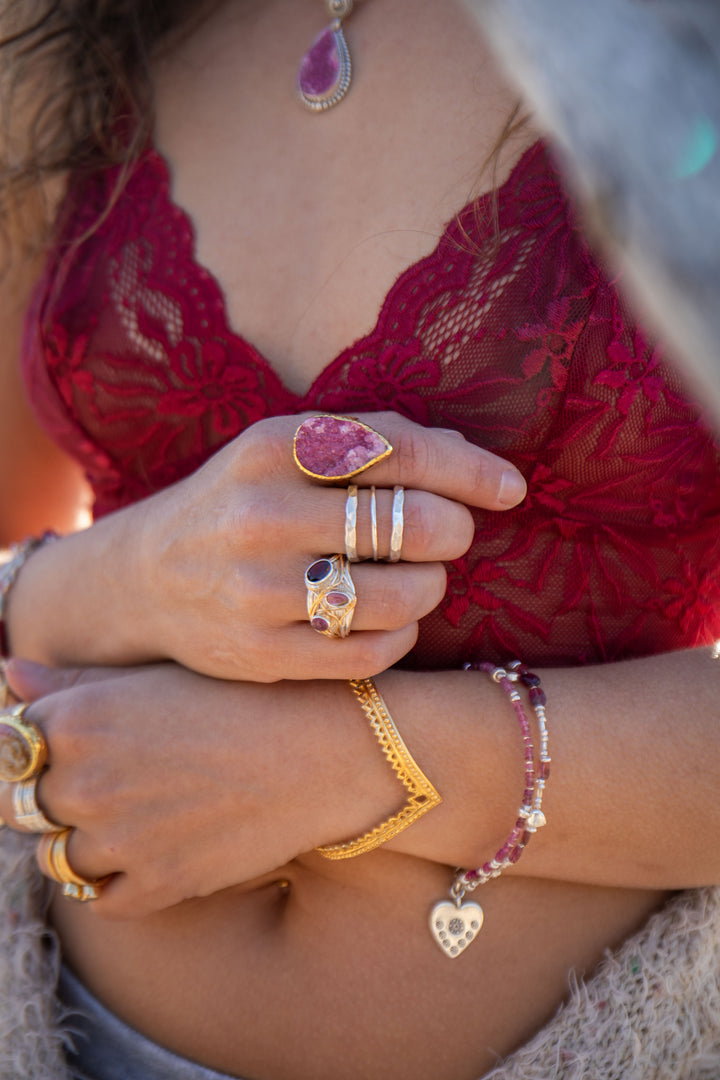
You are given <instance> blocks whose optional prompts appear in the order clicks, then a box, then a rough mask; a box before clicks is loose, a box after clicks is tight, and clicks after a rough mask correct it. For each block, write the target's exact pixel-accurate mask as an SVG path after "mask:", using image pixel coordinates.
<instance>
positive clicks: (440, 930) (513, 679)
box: [430, 660, 550, 958]
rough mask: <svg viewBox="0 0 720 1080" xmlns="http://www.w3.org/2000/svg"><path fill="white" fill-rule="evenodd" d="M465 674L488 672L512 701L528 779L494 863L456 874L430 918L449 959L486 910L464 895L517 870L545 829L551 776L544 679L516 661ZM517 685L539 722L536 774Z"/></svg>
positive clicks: (472, 667) (480, 665) (470, 937)
mask: <svg viewBox="0 0 720 1080" xmlns="http://www.w3.org/2000/svg"><path fill="white" fill-rule="evenodd" d="M465 670H466V671H484V672H485V673H486V674H487V675H489V676H490V678H491V679H492V680H493V681H494V682H496V683H498V685H499V686H500V687H501V688H502V690H503V691H504V692H505V693H506V694H507V696H508V697H509V699H510V702H511V704H512V707H513V709H514V711H515V715H516V717H517V721H518V724H519V725H520V732H521V735H522V740H523V758H524V772H525V775H524V781H523V793H522V802H521V804H520V808H519V810H518V813H517V819H516V821H515V824H514V825H513V827H512V829H511V831H510V834H509V835H508V837H507V839H506V840H505V842H504V844H503V845H502V847H500V848H499V849H498V851H496V852H495V855H494V856H493V858H492V859H490V860H489V861H488V862H486V863H483V865H482V866H479V867H478V868H477V869H476V870H462V869H458V870H456V871H455V876H454V878H453V884H452V886H451V888H450V900H449V901H448V900H445V901H440V902H439V903H437V904H435V906H434V907H433V909H432V911H431V913H430V931H431V933H432V936H433V938H434V939H435V941H436V942H437V944H438V945H439V946H440V948H441V950H442V951H443V954H444V955H445V956H449V957H451V958H452V957H455V956H460V955H461V954H462V953H463V952H465V951H466V949H467V947H468V946H469V945H471V944H472V942H473V941H474V940H475V938H476V937H477V935H478V933H479V932H480V930H481V928H482V925H483V920H484V915H483V910H482V908H481V907H480V906H479V905H478V904H476V903H474V902H470V901H464V897H465V894H466V893H468V892H472V891H473V890H474V889H476V888H477V887H478V885H485V884H486V883H487V882H488V881H491V880H492V878H496V877H499V876H500V874H502V872H503V870H506V869H507V868H508V867H509V866H513V865H514V864H515V863H516V862H517V861H518V859H519V858H520V856H521V855H522V853H523V851H524V850H525V848H526V847H527V845H528V843H529V841H530V838H531V836H532V835H533V833H535V832H537V830H538V829H539V828H541V827H542V826H543V825H545V815H544V813H543V810H542V801H543V795H544V793H545V785H546V783H547V780H548V777H549V775H550V756H549V754H548V729H547V719H546V716H545V705H546V703H547V702H546V698H545V693H544V691H543V689H542V687H541V684H540V677H539V676H538V675H535V674H534V673H533V672H532V671H530V669H529V668H528V667H527V666H526V665H525V664H522V663H521V662H520V661H519V660H512V661H510V663H508V664H506V665H505V667H496V666H495V665H494V664H490V663H487V662H485V661H482V662H477V663H470V664H465ZM517 683H521V684H522V685H523V686H524V687H525V688H526V689H527V692H528V698H529V700H530V704H531V706H532V709H533V712H534V713H535V716H536V718H537V722H538V733H539V743H540V750H539V755H538V765H537V769H536V765H535V748H534V745H533V739H532V733H531V731H530V724H529V722H528V718H527V714H526V712H525V709H524V707H523V701H522V698H521V696H520V694H519V692H518V690H517V686H516V684H517Z"/></svg>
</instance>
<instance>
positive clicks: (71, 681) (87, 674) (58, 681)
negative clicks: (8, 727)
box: [5, 656, 118, 701]
mask: <svg viewBox="0 0 720 1080" xmlns="http://www.w3.org/2000/svg"><path fill="white" fill-rule="evenodd" d="M117 674H118V672H117V670H115V669H113V668H101V667H87V668H76V667H73V668H55V667H48V666H47V665H46V664H38V663H37V662H36V661H35V660H24V659H20V658H19V657H15V656H14V657H13V658H12V659H11V660H8V661H7V662H6V664H5V678H6V680H7V684H8V686H9V687H10V689H11V690H12V692H13V694H14V695H15V696H16V697H18V698H19V699H20V700H21V701H35V700H36V699H37V698H42V697H47V695H48V694H56V693H58V692H59V691H60V690H68V689H70V687H72V686H78V685H81V684H83V683H88V682H98V681H100V680H101V679H107V678H108V677H109V676H115V675H117Z"/></svg>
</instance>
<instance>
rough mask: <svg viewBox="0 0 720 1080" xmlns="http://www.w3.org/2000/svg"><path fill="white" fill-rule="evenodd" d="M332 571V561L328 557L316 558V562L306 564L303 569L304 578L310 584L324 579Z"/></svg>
mask: <svg viewBox="0 0 720 1080" xmlns="http://www.w3.org/2000/svg"><path fill="white" fill-rule="evenodd" d="M331 572H332V563H331V562H330V561H329V559H318V560H317V562H314V563H312V564H311V565H310V566H308V568H307V570H306V571H305V580H306V581H308V582H309V583H310V584H311V585H317V584H318V582H320V581H324V580H325V578H326V577H328V576H329V574H330V573H331Z"/></svg>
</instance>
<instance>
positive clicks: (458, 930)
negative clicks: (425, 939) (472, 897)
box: [430, 900, 484, 957]
mask: <svg viewBox="0 0 720 1080" xmlns="http://www.w3.org/2000/svg"><path fill="white" fill-rule="evenodd" d="M483 918H484V915H483V909H482V908H481V907H480V905H479V904H475V903H473V902H472V901H468V902H467V903H465V904H460V906H458V905H457V904H454V903H453V902H452V900H444V901H442V902H441V903H440V904H436V905H435V907H434V908H433V909H432V912H431V913H430V930H431V932H432V936H433V937H434V938H435V940H436V941H437V943H438V945H439V946H440V948H441V950H442V951H443V953H444V954H445V956H450V957H454V956H460V953H462V952H464V951H465V950H466V949H467V947H468V945H470V944H471V943H472V942H473V941H474V940H475V938H476V937H477V935H478V934H479V932H480V929H481V927H482V924H483Z"/></svg>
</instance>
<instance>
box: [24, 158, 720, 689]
mask: <svg viewBox="0 0 720 1080" xmlns="http://www.w3.org/2000/svg"><path fill="white" fill-rule="evenodd" d="M115 180H116V174H115V173H114V172H113V171H112V170H110V171H107V172H104V173H99V174H94V175H92V176H91V177H89V178H85V179H81V178H77V179H76V181H75V182H74V183H73V185H72V186H71V190H70V192H69V195H68V199H67V202H66V207H65V211H64V216H63V224H62V229H61V233H60V239H59V241H58V244H57V246H56V248H55V250H54V252H53V254H52V255H51V258H50V260H49V262H48V266H47V270H46V273H45V276H44V278H43V280H42V281H41V282H40V283H39V285H38V288H37V290H36V294H35V299H34V303H33V306H32V308H31V310H30V312H29V315H28V320H27V326H26V339H25V347H24V355H23V367H24V372H25V378H26V383H27V386H28V392H29V394H30V397H31V400H32V401H33V404H34V406H35V408H36V411H37V412H38V415H39V416H40V418H41V420H42V422H43V423H44V425H45V427H46V428H47V430H48V431H49V432H50V434H52V435H53V436H54V437H55V438H56V439H57V440H58V442H60V443H61V445H63V446H64V447H65V448H66V449H68V450H69V451H70V452H71V453H72V454H73V455H74V456H76V457H77V458H78V459H79V460H80V461H81V462H82V463H83V464H84V466H85V468H86V469H87V472H88V476H89V479H90V481H91V483H92V486H93V489H94V491H95V496H96V514H98V515H102V514H106V513H108V512H109V511H111V510H114V509H117V508H119V507H121V506H123V505H126V504H127V503H129V502H132V501H134V500H136V499H139V498H142V497H144V496H147V495H149V494H152V493H153V492H155V491H158V490H159V489H161V488H163V487H164V486H166V485H168V484H171V483H173V482H175V481H177V480H178V479H180V478H182V477H184V476H186V475H187V474H188V473H190V472H191V471H192V470H194V469H196V468H197V467H198V466H199V465H200V464H201V463H202V462H203V461H204V460H206V459H207V457H208V456H210V455H211V454H212V453H213V452H214V451H215V450H217V449H219V448H220V447H221V446H222V445H223V444H224V443H226V442H227V441H228V440H230V439H232V438H233V437H235V436H236V435H238V434H239V433H241V432H242V431H243V430H244V429H245V428H246V427H247V426H248V425H249V424H252V423H254V422H256V421H258V420H260V419H263V418H264V417H268V416H273V415H280V414H293V413H297V412H301V411H304V410H308V409H311V410H312V409H317V410H321V411H328V412H330V411H332V412H359V411H362V410H370V409H372V410H376V409H393V410H396V411H397V412H399V413H402V414H404V415H405V416H407V417H409V418H411V419H413V420H416V421H418V422H419V423H421V424H424V425H432V426H438V427H453V428H456V429H457V430H459V431H461V432H462V434H463V435H464V436H465V437H466V438H467V439H469V440H472V441H474V442H476V443H478V444H480V445H483V446H485V447H487V448H489V449H491V450H494V451H495V452H497V453H499V454H501V455H503V456H505V457H507V458H508V459H510V460H511V461H513V462H514V463H515V464H516V465H517V466H518V467H519V468H520V469H521V470H522V472H523V473H524V475H525V477H526V479H527V482H528V496H527V498H526V500H525V501H524V503H523V504H522V505H521V506H520V507H518V508H516V509H514V510H511V511H508V512H505V513H494V514H493V513H487V512H482V511H478V512H477V513H476V514H475V517H476V534H475V539H474V542H473V545H472V547H471V549H470V550H469V551H468V553H467V554H466V555H465V557H464V558H462V559H459V560H458V561H457V562H455V563H453V564H452V565H450V566H449V567H448V588H447V592H446V595H445V598H444V601H443V602H442V604H441V605H440V606H439V607H438V608H437V609H436V610H435V611H434V612H433V613H431V614H430V615H429V616H428V617H427V618H425V619H424V620H423V622H422V624H421V633H420V638H419V641H418V644H417V646H416V648H415V650H414V651H413V653H411V654H410V657H409V658H408V660H407V663H409V664H412V665H413V666H416V667H426V668H436V667H456V666H458V665H459V664H460V663H461V662H462V661H464V660H466V659H469V658H471V657H480V656H482V657H483V658H485V659H490V660H493V661H499V660H502V659H503V658H506V657H507V655H508V654H519V655H521V656H523V657H524V658H525V659H527V660H528V661H532V662H533V663H546V664H553V663H554V664H560V663H587V662H594V661H601V660H610V659H616V658H621V657H626V656H635V655H644V654H649V653H656V652H661V651H665V650H670V649H673V648H680V647H683V646H693V645H698V644H702V643H707V642H709V641H712V640H714V639H715V638H716V637H720V569H719V567H720V527H719V526H720V477H719V473H718V447H717V446H716V444H715V442H714V440H713V438H712V436H711V434H710V432H709V430H708V429H707V428H706V426H705V425H704V423H703V420H702V417H701V415H700V412H699V410H698V408H696V407H695V406H694V405H693V404H691V403H690V402H689V400H688V399H687V397H686V395H685V393H684V391H683V388H682V384H681V381H680V379H679V377H678V376H677V374H676V373H675V371H674V369H673V368H672V367H668V366H667V365H666V364H665V362H664V359H663V354H662V350H661V349H660V348H659V347H658V346H657V345H656V344H655V343H653V342H652V341H651V340H650V339H649V338H648V337H647V335H646V334H644V333H643V331H642V330H641V329H640V328H639V327H638V326H637V325H636V324H635V323H634V322H633V321H632V319H631V317H630V316H629V314H628V312H627V310H626V308H625V307H624V305H623V302H622V301H621V299H620V297H619V295H618V293H617V291H616V289H615V288H614V287H613V285H612V284H611V283H610V282H609V280H608V278H607V276H606V275H605V273H604V272H603V270H602V268H601V266H600V265H599V263H598V262H597V260H596V259H595V258H594V257H593V255H592V254H591V253H590V252H589V250H588V249H587V247H586V245H585V243H584V241H583V239H582V237H581V235H580V234H579V232H578V230H577V228H576V226H575V223H574V218H573V212H572V207H571V205H570V204H569V202H568V199H567V196H566V195H565V193H564V191H563V189H562V186H561V184H560V181H559V178H558V175H557V173H556V172H555V170H554V168H553V166H552V164H551V162H550V160H549V158H548V154H547V151H546V150H545V148H544V147H543V146H542V145H540V144H537V145H536V146H534V147H532V148H531V149H530V150H529V151H528V152H527V153H526V154H525V155H524V156H523V158H522V159H521V160H520V162H519V163H518V165H517V166H516V168H515V169H514V171H513V173H512V175H511V176H510V178H509V180H508V181H507V182H506V184H505V185H504V186H503V187H502V188H501V189H500V191H499V193H498V198H497V211H498V222H497V227H496V222H495V220H494V217H493V214H492V212H491V204H490V200H489V199H488V198H487V197H483V198H481V199H479V200H478V201H477V202H476V203H474V204H472V205H470V206H468V207H466V208H465V210H463V211H462V213H461V214H460V215H458V217H457V218H456V219H455V220H453V221H452V222H451V223H450V224H449V225H448V227H447V229H446V230H445V232H444V234H443V236H442V237H441V239H440V241H439V243H438V245H437V248H436V249H435V251H434V252H433V253H432V254H430V255H429V256H427V257H426V258H425V259H423V260H422V261H420V262H419V263H417V264H415V265H413V266H411V267H409V268H408V269H407V270H406V271H405V272H404V273H403V274H402V275H401V277H400V278H399V279H398V281H397V282H396V283H395V285H394V286H393V288H392V289H391V290H390V292H389V294H388V296H387V297H386V299H385V302H384V304H383V306H382V310H381V312H380V315H379V317H378V321H377V324H376V326H375V328H374V329H373V330H372V331H371V333H370V334H368V335H367V336H366V337H364V338H362V339H361V340H359V341H357V342H356V343H355V344H353V345H352V346H350V347H349V348H347V349H346V350H345V351H344V352H342V353H341V354H340V355H339V356H338V357H336V358H335V360H334V361H332V363H331V364H329V366H328V367H327V368H326V369H325V370H324V371H323V372H322V373H321V375H320V376H319V377H318V378H317V379H316V381H315V383H314V384H313V386H312V387H311V388H310V390H309V391H308V393H307V394H306V395H305V396H304V397H299V396H297V395H295V394H293V393H291V392H290V391H289V390H288V389H287V388H286V387H284V386H283V384H282V382H281V381H280V380H279V378H278V377H277V375H276V374H275V373H274V371H273V370H272V368H271V367H270V365H269V364H268V362H267V361H266V360H265V359H264V358H263V357H262V356H261V355H260V354H259V353H258V351H257V350H256V349H254V348H253V347H252V345H251V344H250V343H249V342H247V341H245V340H244V339H243V338H241V337H240V336H239V335H238V334H236V333H235V332H233V330H232V328H231V327H230V326H229V325H228V318H227V314H226V309H225V302H224V298H223V296H222V293H221V291H220V288H219V286H218V284H217V282H216V281H215V280H214V278H213V277H212V275H211V274H210V273H209V272H208V270H207V269H205V268H204V267H202V266H200V265H199V264H198V262H197V261H196V258H195V247H194V235H193V230H192V225H191V223H190V220H189V219H188V217H187V215H186V214H185V213H184V212H183V211H182V210H181V209H180V208H179V207H178V206H176V205H175V204H174V203H173V202H172V199H171V196H170V187H169V175H168V169H167V166H166V164H165V162H164V161H163V159H162V158H161V157H160V156H159V155H158V154H157V153H156V152H155V151H154V150H153V149H151V148H149V149H148V150H147V151H146V153H145V154H144V155H143V156H142V158H141V159H140V161H139V163H138V164H137V166H136V167H135V169H134V171H133V173H132V175H131V177H130V180H129V182H128V185H127V187H126V188H125V189H124V190H123V192H122V194H121V195H120V197H119V199H118V200H117V202H115V203H114V204H113V205H112V206H111V207H110V209H107V204H108V198H109V194H110V193H111V192H112V191H113V187H114V183H115ZM100 214H103V218H102V221H101V224H100V226H99V227H98V228H97V229H96V231H94V232H93V233H92V234H91V235H90V236H86V235H85V234H86V232H87V230H88V228H89V227H90V226H91V225H93V224H95V223H96V221H97V218H98V216H99V215H100Z"/></svg>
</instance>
